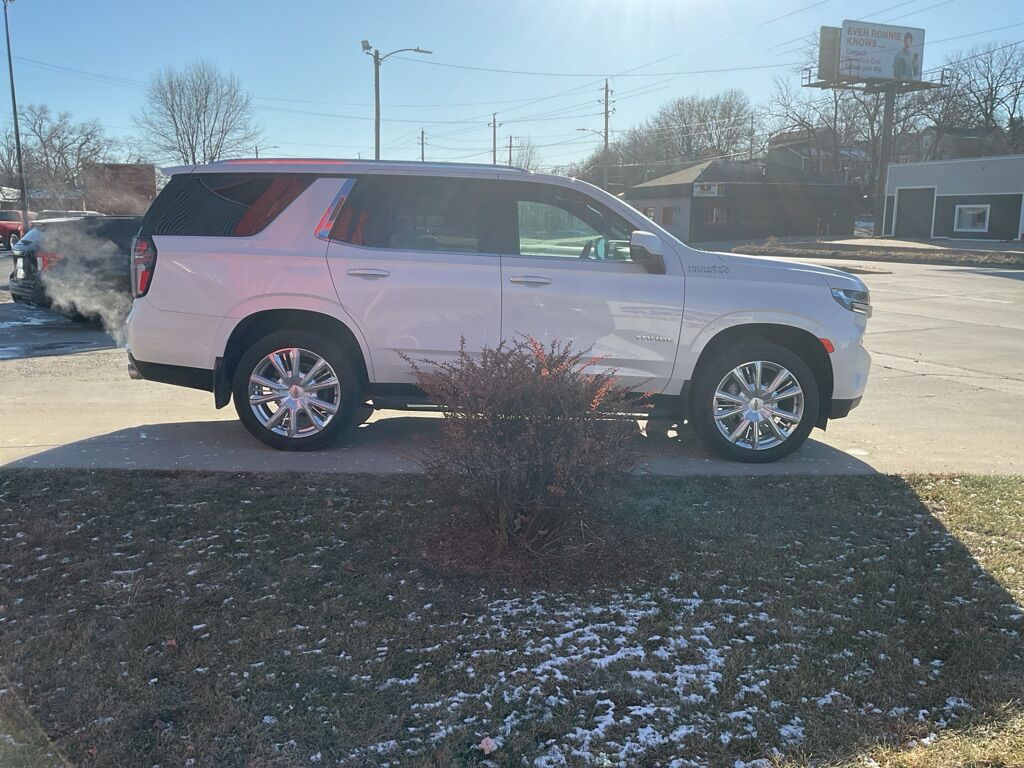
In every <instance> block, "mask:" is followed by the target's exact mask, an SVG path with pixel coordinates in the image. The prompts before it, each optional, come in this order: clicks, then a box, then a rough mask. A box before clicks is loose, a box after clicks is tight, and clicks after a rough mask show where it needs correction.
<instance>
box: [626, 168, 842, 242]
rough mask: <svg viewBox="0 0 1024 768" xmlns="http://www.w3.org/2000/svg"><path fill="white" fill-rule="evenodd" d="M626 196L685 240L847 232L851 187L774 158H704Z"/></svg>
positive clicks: (646, 183) (708, 240)
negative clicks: (771, 159) (762, 159)
mask: <svg viewBox="0 0 1024 768" xmlns="http://www.w3.org/2000/svg"><path fill="white" fill-rule="evenodd" d="M625 197H626V199H627V200H628V201H629V202H630V203H631V204H633V205H634V206H636V207H637V208H639V209H640V210H642V211H644V213H646V214H647V215H648V216H650V217H651V218H652V219H653V220H654V221H655V222H656V223H657V224H660V225H661V226H663V227H664V228H665V229H667V230H668V231H670V232H671V233H672V234H674V235H675V236H676V237H678V238H679V239H680V240H683V241H684V242H712V241H716V240H742V239H747V238H759V237H767V236H769V235H775V236H780V237H781V236H784V235H812V236H813V235H821V236H826V235H827V236H831V237H847V236H851V235H853V227H854V219H855V217H856V214H857V210H858V208H859V205H860V196H859V193H858V190H857V188H856V187H855V186H852V185H848V184H835V183H832V182H830V181H828V179H827V177H825V176H823V175H822V174H819V173H816V172H812V171H802V170H799V169H796V168H790V167H788V166H784V165H781V164H777V163H770V162H759V161H739V160H707V161H705V162H702V163H697V164H696V165H693V166H690V167H689V168H684V169H683V170H681V171H677V172H675V173H670V174H669V175H667V176H662V177H661V178H658V179H652V180H651V181H646V182H644V183H643V184H637V185H636V186H634V187H631V188H630V189H629V190H628V191H627V192H626V195H625Z"/></svg>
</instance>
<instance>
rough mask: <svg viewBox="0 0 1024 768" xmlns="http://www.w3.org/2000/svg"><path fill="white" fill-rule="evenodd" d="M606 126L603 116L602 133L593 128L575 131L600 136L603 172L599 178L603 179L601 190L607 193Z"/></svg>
mask: <svg viewBox="0 0 1024 768" xmlns="http://www.w3.org/2000/svg"><path fill="white" fill-rule="evenodd" d="M607 125H608V122H607V115H605V126H606V128H605V130H604V131H595V130H594V129H593V128H577V129H576V130H577V131H582V132H584V133H592V134H594V135H595V136H600V137H601V140H602V141H603V145H602V149H601V165H602V167H603V171H602V173H601V177H602V179H603V182H602V187H601V188H602V189H603V190H604V191H605V192H607V191H608V130H607Z"/></svg>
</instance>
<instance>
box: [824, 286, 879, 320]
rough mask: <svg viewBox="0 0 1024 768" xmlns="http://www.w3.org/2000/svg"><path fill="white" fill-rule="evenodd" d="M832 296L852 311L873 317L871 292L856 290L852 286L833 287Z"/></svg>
mask: <svg viewBox="0 0 1024 768" xmlns="http://www.w3.org/2000/svg"><path fill="white" fill-rule="evenodd" d="M832 298H833V299H835V300H836V301H838V302H839V303H840V304H842V305H843V306H844V307H846V308H847V309H848V310H850V311H851V312H856V313H857V314H859V315H864V316H865V317H871V294H870V293H868V292H867V291H855V290H853V289H851V288H833V289H832Z"/></svg>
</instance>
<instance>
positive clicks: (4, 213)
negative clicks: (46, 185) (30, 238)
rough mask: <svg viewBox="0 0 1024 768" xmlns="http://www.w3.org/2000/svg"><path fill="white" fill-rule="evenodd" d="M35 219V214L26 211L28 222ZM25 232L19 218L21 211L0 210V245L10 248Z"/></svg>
mask: <svg viewBox="0 0 1024 768" xmlns="http://www.w3.org/2000/svg"><path fill="white" fill-rule="evenodd" d="M35 219H36V214H34V213H33V212H32V211H29V212H28V220H29V222H30V223H31V222H33V221H35ZM24 234H25V227H24V224H23V223H22V220H21V211H15V210H10V209H6V210H0V245H2V246H3V247H4V248H10V247H11V246H13V245H14V244H15V243H16V242H18V240H19V239H21V237H22V236H23V235H24Z"/></svg>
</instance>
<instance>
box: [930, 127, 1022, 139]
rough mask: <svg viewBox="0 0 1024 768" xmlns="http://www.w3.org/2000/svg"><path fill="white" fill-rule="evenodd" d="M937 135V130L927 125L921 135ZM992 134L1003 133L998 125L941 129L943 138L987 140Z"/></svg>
mask: <svg viewBox="0 0 1024 768" xmlns="http://www.w3.org/2000/svg"><path fill="white" fill-rule="evenodd" d="M926 132H927V133H938V132H939V131H938V129H937V128H936V127H935V126H933V125H929V126H928V127H927V128H925V129H924V131H922V133H926ZM993 133H1005V131H1003V129H1002V128H1001V127H999V126H998V125H990V126H980V127H976V128H943V129H942V135H943V136H953V137H956V138H960V139H987V138H988V137H989V136H991V135H992V134H993Z"/></svg>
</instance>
